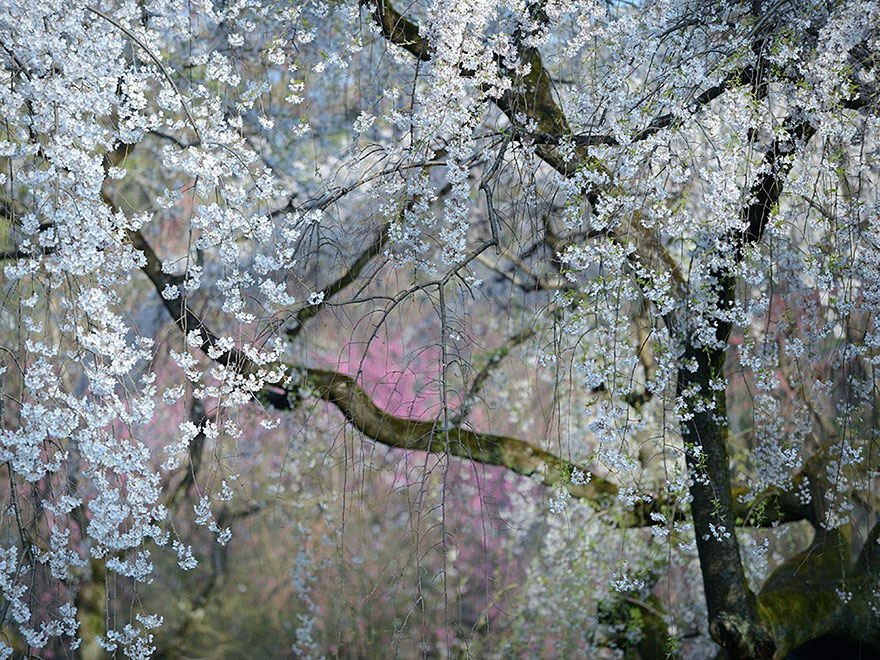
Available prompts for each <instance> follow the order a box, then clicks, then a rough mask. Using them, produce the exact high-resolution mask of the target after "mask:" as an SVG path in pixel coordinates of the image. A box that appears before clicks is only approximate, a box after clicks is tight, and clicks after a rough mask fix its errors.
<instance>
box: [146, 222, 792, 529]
mask: <svg viewBox="0 0 880 660" xmlns="http://www.w3.org/2000/svg"><path fill="white" fill-rule="evenodd" d="M132 238H133V239H135V240H137V243H136V246H137V247H138V248H139V249H143V251H144V255H145V257H146V263H145V264H144V265H143V267H142V270H143V271H144V272H145V273H146V275H147V276H148V278H149V279H150V281H151V282H152V283H153V286H154V288H155V289H156V291H157V293H160V294H161V291H162V290H163V289H164V287H165V285H166V284H167V283H169V282H170V283H174V282H176V281H177V279H176V278H174V277H173V276H170V275H167V274H165V273H162V271H161V266H160V262H159V259H158V256H157V255H156V253H155V251H154V250H153V249H152V247H151V246H150V245H149V243H148V242H147V241H146V239H145V238H144V237H143V235H142V234H140V233H138V232H134V233H132ZM163 300H164V299H163ZM164 304H165V308H166V310H167V311H168V312H169V314H170V315H171V317H172V319H173V320H174V322H175V323H176V324H177V326H178V327H179V328H180V329H181V330H182V331H189V330H194V329H198V330H200V331H201V332H202V335H203V337H208V338H209V339H206V340H205V341H203V343H202V344H201V345H200V349H201V350H202V351H203V352H204V353H205V354H208V350H209V348H211V347H213V346H214V345H215V343H216V341H217V335H216V334H215V333H214V332H212V331H211V329H210V328H208V327H207V326H206V325H205V324H204V322H202V321H201V320H200V319H199V318H198V317H197V316H196V315H195V314H193V312H192V311H190V310H189V308H188V307H187V306H186V305H184V303H183V302H182V301H181V300H180V299H177V300H171V301H168V300H164ZM210 338H213V340H211V339H210ZM215 361H217V362H220V363H222V364H233V365H235V366H236V367H237V368H238V369H239V370H240V371H242V372H244V373H254V372H256V371H257V370H258V368H257V366H256V365H255V364H253V363H252V362H251V361H250V360H249V359H248V358H247V356H245V355H243V354H242V353H240V352H239V351H237V350H235V349H231V350H230V351H227V352H226V353H224V354H223V355H222V356H220V357H219V358H215ZM288 367H289V370H290V371H294V372H296V371H298V372H300V373H301V374H302V375H303V380H302V381H299V382H292V383H291V384H289V385H287V389H282V388H280V387H274V386H271V385H270V386H267V387H266V388H264V390H263V391H262V392H261V393H260V396H261V398H262V399H263V400H264V401H265V402H266V403H268V404H269V405H271V406H273V407H275V408H277V409H279V410H287V409H290V408H292V407H294V405H296V399H297V397H298V396H299V392H300V390H301V389H302V386H303V385H307V386H308V387H309V388H311V390H312V391H313V393H314V394H315V395H316V396H318V397H319V398H321V399H323V400H325V401H327V402H329V403H331V404H333V405H334V406H335V407H336V408H338V409H339V411H340V412H341V413H342V414H343V415H344V416H345V418H346V419H347V420H348V421H349V422H350V423H351V424H352V425H353V426H354V427H355V428H357V429H358V430H359V431H360V432H361V433H363V434H364V436H366V437H368V438H370V439H372V440H374V441H375V442H378V443H380V444H383V445H386V446H388V447H394V448H397V449H406V450H415V451H426V452H431V453H440V454H446V453H448V454H449V455H451V456H456V457H458V458H462V459H466V460H471V461H474V462H477V463H483V464H485V465H497V466H501V467H505V468H507V469H508V470H510V471H512V472H515V473H517V474H520V475H523V476H537V477H538V478H539V479H540V481H541V483H543V484H545V485H548V486H554V487H560V488H564V489H566V490H567V491H568V492H569V493H570V494H571V495H572V496H573V497H576V498H579V499H584V500H585V501H587V502H589V503H590V504H591V505H592V506H594V507H595V508H597V509H607V508H609V507H610V506H611V505H612V504H613V502H614V500H615V499H616V498H617V495H618V493H619V488H618V487H617V486H616V485H615V484H614V483H613V482H611V481H609V480H608V479H606V478H604V477H602V476H600V475H597V474H595V473H594V472H592V471H590V470H589V469H587V468H586V467H583V466H580V465H577V464H574V463H571V462H570V461H567V460H566V459H563V458H561V457H559V456H557V455H555V454H552V453H551V452H548V451H545V450H543V449H541V448H540V447H538V446H536V445H533V444H531V443H529V442H526V441H524V440H521V439H519V438H513V437H510V436H502V435H494V434H488V433H478V432H475V431H471V430H469V429H466V428H463V427H461V426H451V427H450V428H448V429H444V428H443V427H442V425H441V424H440V423H439V422H429V421H421V420H414V419H408V418H403V417H397V416H394V415H391V414H389V413H387V412H385V411H384V410H382V409H381V408H380V407H379V406H377V405H376V404H375V402H373V400H372V399H371V398H370V397H369V395H367V393H366V392H365V391H364V389H363V388H362V387H361V386H360V385H358V383H357V382H356V380H355V379H354V378H352V377H351V376H347V375H345V374H341V373H338V372H335V371H328V370H324V369H315V368H302V367H299V366H297V365H288ZM574 469H578V470H580V471H581V472H583V473H584V475H585V476H587V475H588V477H589V480H588V481H587V483H586V484H575V483H573V482H572V480H571V477H572V474H573V471H574ZM780 505H781V506H780V507H779V508H778V509H777V511H778V514H777V516H776V517H775V518H774V519H773V521H774V522H776V521H778V522H790V521H794V520H800V519H802V518H803V515H802V512H801V511H800V510H798V509H796V508H794V507H790V506H788V502H787V500H786V501H782V500H780ZM667 509H668V507H667V506H666V503H665V502H664V501H663V500H662V499H661V498H651V501H650V502H648V503H642V504H640V505H638V506H637V507H635V508H634V509H633V510H630V511H628V512H626V513H625V514H624V517H623V519H622V520H621V521H619V524H623V525H626V526H632V527H642V526H649V525H654V524H657V522H656V520H654V519H652V518H651V516H650V514H651V513H652V512H661V511H664V510H667ZM737 515H738V517H739V519H740V520H741V521H742V522H743V523H744V524H768V520H766V519H764V520H757V519H756V518H755V517H753V516H751V512H750V510H749V508H748V507H747V506H745V505H740V508H739V509H738V510H737Z"/></svg>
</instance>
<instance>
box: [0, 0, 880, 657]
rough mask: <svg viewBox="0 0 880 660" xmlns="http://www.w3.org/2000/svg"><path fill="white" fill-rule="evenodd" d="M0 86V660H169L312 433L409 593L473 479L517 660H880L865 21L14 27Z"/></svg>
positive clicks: (312, 649)
mask: <svg viewBox="0 0 880 660" xmlns="http://www.w3.org/2000/svg"><path fill="white" fill-rule="evenodd" d="M0 63H2V69H0V76H2V80H0V82H2V85H0V106H2V120H3V124H2V136H0V138H2V139H0V157H2V172H0V186H2V197H0V203H2V206H0V210H2V216H3V226H4V229H5V245H4V246H3V253H2V261H3V300H4V302H3V308H2V323H3V331H2V350H0V356H2V363H3V367H2V376H0V378H2V421H3V426H2V432H0V457H2V460H3V472H4V474H5V476H6V477H7V478H6V480H5V484H4V486H3V487H2V494H3V498H4V509H3V515H2V518H0V520H2V522H0V526H2V530H3V531H2V538H0V592H2V597H3V601H2V602H3V607H2V611H0V626H2V630H3V631H4V634H5V639H6V645H5V647H4V648H5V656H4V657H10V656H11V655H13V654H14V655H16V656H19V655H21V654H27V653H29V652H36V650H38V649H47V650H48V651H47V652H52V651H53V650H54V652H56V653H59V652H62V651H63V652H66V653H71V652H76V653H79V654H80V655H81V656H82V657H101V656H102V654H103V653H105V652H110V653H117V654H125V655H126V656H129V657H138V658H140V657H149V656H150V655H151V654H153V653H154V652H158V654H159V655H169V654H171V655H173V654H174V652H175V649H176V648H179V646H177V644H178V643H179V639H182V638H185V637H186V635H188V634H190V632H191V626H192V620H193V616H195V615H194V614H192V612H195V610H196V609H198V608H199V607H201V604H203V603H204V602H205V601H206V599H208V598H210V597H211V593H212V591H213V590H214V589H215V587H216V585H217V584H218V580H219V577H218V576H219V575H220V574H221V573H222V571H223V570H224V568H223V566H224V561H225V560H224V559H223V557H224V556H225V555H224V553H225V552H226V549H227V548H228V547H229V544H232V545H234V544H235V543H236V542H237V539H236V538H235V534H234V529H235V525H236V524H237V523H238V522H240V521H242V520H245V519H247V518H249V517H252V516H254V515H260V511H261V510H262V508H263V507H264V506H265V504H264V503H265V501H266V498H267V497H269V495H268V494H267V493H262V492H260V489H261V488H263V487H265V486H266V485H267V484H269V483H270V482H271V481H272V479H281V477H279V476H277V475H281V474H283V473H284V470H285V469H286V468H285V465H284V460H279V456H282V455H284V456H286V455H287V454H286V452H288V451H290V450H289V449H288V450H285V449H284V446H285V445H284V443H287V444H288V445H289V446H290V447H299V446H301V445H303V444H309V445H311V446H312V447H313V450H314V451H315V452H317V454H316V455H320V453H321V451H322V449H321V447H320V444H321V443H322V442H327V438H328V437H331V436H332V432H330V431H327V430H326V429H324V430H322V431H319V430H318V429H319V428H323V426H322V425H325V426H326V425H328V424H329V425H330V426H332V423H330V422H328V421H327V418H323V417H321V415H326V414H330V411H335V414H337V415H338V417H337V418H330V419H331V422H332V419H336V428H337V429H338V428H339V425H340V424H343V423H344V424H345V425H346V428H347V429H348V431H349V435H347V436H346V438H347V439H346V443H345V446H344V453H345V459H344V465H343V468H345V469H344V470H343V474H347V473H348V472H347V470H348V469H349V468H351V467H352V464H353V456H354V455H355V454H357V452H361V455H363V452H369V451H372V450H371V449H370V448H375V447H381V448H388V449H389V451H390V452H391V454H390V455H392V456H395V457H397V459H399V460H401V461H410V460H412V461H414V462H413V463H412V464H409V463H407V468H406V470H404V472H405V473H406V475H405V478H406V479H416V481H417V482H418V484H419V489H418V490H419V492H421V493H423V494H424V493H428V492H433V493H434V495H435V496H437V497H438V498H439V500H438V504H437V506H436V509H434V508H429V507H427V506H425V507H422V506H421V505H422V504H424V501H423V500H422V499H421V496H420V498H419V499H418V501H416V502H413V503H412V506H413V507H414V508H415V509H418V510H420V511H428V510H430V514H426V517H425V521H426V522H425V525H426V527H430V529H434V527H436V528H437V529H439V530H440V532H439V537H438V540H437V547H438V548H439V552H440V558H441V559H440V566H439V568H437V569H436V570H437V575H438V576H439V578H438V581H437V582H438V584H439V585H440V586H439V587H438V590H437V592H436V594H434V595H433V596H430V597H431V598H435V599H440V600H442V599H444V598H448V594H449V592H450V586H449V583H448V579H449V576H450V575H451V572H452V571H453V570H454V565H455V558H454V555H456V553H457V552H458V551H459V549H458V548H457V546H456V545H455V541H454V539H453V535H452V534H449V533H447V531H446V530H447V528H446V525H447V520H448V519H447V515H450V516H451V515H452V514H449V513H448V512H449V511H452V510H453V505H452V504H451V501H454V500H455V498H456V496H457V495H458V494H459V493H464V492H466V491H467V489H468V488H470V486H467V485H464V484H463V483H462V482H460V481H459V476H460V472H459V471H458V470H459V468H460V466H462V465H465V466H474V465H476V466H481V468H482V467H483V466H490V467H491V466H494V467H495V471H494V472H492V473H491V474H493V475H496V476H497V475H499V474H500V475H503V477H501V478H503V479H507V480H510V479H514V480H518V481H519V482H521V483H522V484H525V486H526V488H525V489H524V490H521V491H517V493H516V494H515V495H511V496H510V498H509V500H510V501H509V502H508V503H507V504H508V506H509V509H507V510H506V511H505V512H504V513H503V514H501V515H502V516H506V517H507V518H508V519H509V520H511V521H512V520H514V518H517V517H519V519H523V518H524V517H530V519H531V520H536V519H538V518H541V519H545V520H549V521H550V522H549V523H547V524H548V525H549V527H547V528H546V529H547V530H548V531H547V533H546V538H545V539H544V540H543V543H544V546H542V547H543V548H544V552H545V554H544V559H545V560H546V561H545V566H550V567H552V568H548V569H547V570H545V571H543V574H541V575H539V574H538V573H539V571H537V569H534V570H533V569H529V578H528V580H527V584H526V586H525V591H524V593H525V594H526V595H528V594H531V596H532V600H531V602H520V603H519V605H518V608H519V610H520V611H519V614H518V615H517V614H514V615H512V618H513V619H517V617H519V618H518V623H517V625H516V626H513V627H512V628H510V630H508V632H507V637H506V639H500V638H497V639H496V638H493V642H497V643H498V644H499V645H501V648H502V649H507V651H509V652H510V653H511V654H516V653H517V649H519V652H520V653H524V654H535V653H545V654H554V652H559V653H562V651H561V649H562V648H563V646H562V644H563V642H562V639H563V637H564V638H565V639H566V640H567V641H566V642H565V643H566V644H570V645H571V646H570V648H569V651H568V653H570V654H574V655H577V654H588V655H598V654H600V653H615V652H624V651H626V652H629V653H637V654H640V657H666V656H667V655H677V654H684V655H687V654H688V653H690V654H692V655H693V656H694V657H703V656H700V655H699V653H705V652H706V649H707V648H710V647H709V646H707V645H704V646H702V647H688V646H687V643H686V640H685V639H684V638H685V637H686V635H685V634H684V632H683V631H690V630H691V629H693V630H695V631H696V632H695V633H694V634H695V635H697V636H701V635H702V639H703V640H704V641H705V642H706V644H711V643H710V642H709V639H711V640H712V642H714V644H715V645H717V646H716V647H715V648H716V649H717V647H719V646H720V648H721V649H723V650H724V651H725V652H726V653H727V655H728V656H729V657H731V658H771V657H780V658H781V657H785V656H786V655H787V654H788V653H789V652H792V651H794V650H795V649H798V648H799V647H803V646H804V645H809V644H821V643H823V640H828V639H835V640H838V641H840V643H843V642H844V641H845V642H846V643H851V644H854V645H857V646H858V645H860V646H861V648H863V649H873V650H874V651H875V652H876V651H877V650H878V649H880V633H878V631H880V626H878V618H880V582H878V575H880V523H878V514H880V502H878V493H877V486H878V477H880V474H878V458H877V456H878V450H880V446H878V438H877V435H876V433H877V428H878V415H880V405H878V404H880V390H878V385H877V383H876V381H875V371H874V366H875V364H876V363H877V361H878V360H880V334H878V332H880V330H878V328H877V326H876V324H875V323H874V316H873V315H874V313H875V311H878V309H877V308H878V306H880V198H878V184H880V181H878V179H880V151H878V144H880V143H878V137H880V82H878V80H880V4H878V3H877V2H876V1H875V0H839V1H832V2H814V1H813V0H752V1H750V2H733V1H732V0H692V1H691V0H689V1H686V2H682V1H680V0H646V1H645V2H637V3H623V2H621V3H602V2H596V1H593V0H572V1H570V2H560V1H553V0H416V1H415V2H412V3H408V4H406V3H396V2H392V1H390V0H361V1H360V2H349V1H343V0H340V1H336V2H334V1H323V0H303V1H302V2H299V1H297V2H279V1H274V0H273V1H268V0H237V1H235V2H231V1H230V2H212V1H208V0H191V1H190V2H186V3H182V2H174V1H172V0H139V1H135V0H97V1H96V2H91V3H85V2H80V1H79V0H73V1H71V0H65V1H64V2H62V1H61V0H37V1H36V2H29V3H26V2H19V1H17V0H0ZM157 309H158V310H160V311H161V315H159V314H156V313H155V312H156V310H157ZM382 342H391V343H393V344H394V345H395V346H397V347H398V348H399V347H401V346H406V352H408V353H409V356H408V357H407V356H402V357H401V358H400V362H401V363H406V365H409V366H407V367H406V369H407V370H408V371H409V372H410V373H416V374H417V375H418V377H419V378H422V379H423V380H424V381H425V382H423V383H421V384H419V382H415V381H413V383H410V385H407V386H406V387H399V388H395V387H394V386H392V387H391V388H390V390H388V389H387V383H383V382H382V381H383V378H384V376H385V375H386V374H383V369H382V367H381V366H377V365H376V364H374V363H373V362H371V359H372V358H371V357H370V355H371V353H370V351H371V350H373V347H374V346H376V345H377V344H381V343H382ZM386 364H387V362H386ZM413 365H417V366H413ZM398 366H399V365H398ZM535 374H537V376H535ZM535 377H537V378H539V381H530V380H529V379H530V378H535ZM530 382H539V384H536V385H534V388H535V389H534V391H533V392H531V393H530V395H529V396H528V397H526V400H528V401H529V403H530V405H532V406H538V405H541V404H540V403H539V402H540V401H544V402H546V401H550V403H549V404H547V408H548V411H549V412H548V415H547V417H546V418H545V420H544V422H545V423H544V424H543V425H541V424H530V423H528V422H527V421H526V419H527V418H528V413H524V414H521V413H520V412H518V410H516V406H515V405H514V404H513V403H512V399H513V398H514V394H513V390H514V389H515V388H516V387H517V386H518V385H517V384H518V383H520V384H521V383H530ZM528 387H531V386H530V385H529V386H528ZM383 388H386V389H383ZM291 419H301V420H303V421H302V423H301V424H300V425H299V426H297V428H298V429H300V431H299V432H297V434H294V433H293V432H292V431H291V427H289V426H288V424H289V421H285V420H291ZM169 429H170V430H169ZM282 432H283V433H282ZM273 434H274V435H273ZM272 438H275V439H276V440H277V438H283V439H284V443H279V442H277V441H276V440H272ZM349 440H351V441H352V442H349ZM356 446H357V447H358V449H355V447H356ZM297 451H299V449H297ZM248 457H255V458H254V460H252V461H251V463H247V460H245V459H248ZM256 458H259V461H257V460H256ZM248 460H250V459H248ZM349 460H351V461H352V462H351V463H350V462H349ZM242 461H244V462H242ZM273 461H276V462H278V463H279V465H274V464H273ZM242 465H250V467H248V468H247V470H245V469H244V468H243V467H242ZM273 465H274V467H273ZM397 465H399V463H397ZM413 465H415V466H417V467H416V468H415V472H416V473H417V474H418V475H419V476H418V477H413V475H412V469H413V468H412V466H413ZM255 466H256V467H255ZM260 466H268V467H260ZM257 474H259V475H261V476H260V478H257V476H256V475H257ZM267 475H275V476H274V477H273V476H267ZM293 481H296V479H293ZM536 484H540V487H536ZM331 486H332V487H333V488H337V489H339V492H341V493H347V492H348V491H347V490H346V488H348V485H347V484H346V483H342V484H332V485H331V484H330V483H329V482H328V483H323V482H322V481H321V480H320V478H317V479H314V480H309V479H306V478H305V477H304V478H303V479H302V480H300V481H299V482H298V485H297V490H296V493H297V495H296V497H301V498H307V497H310V496H313V495H314V493H316V492H318V491H319V490H322V491H323V490H325V489H330V488H331ZM291 487H292V486H291ZM343 507H344V505H343ZM343 511H344V508H343ZM419 520H420V521H421V518H420V519H419ZM562 521H565V523H564V524H563V522H562ZM292 524H295V521H294V522H292ZM421 524H422V523H421V522H420V523H419V525H421ZM431 525H433V526H434V527H431ZM344 526H345V522H344V516H343V518H342V522H340V527H339V528H338V530H337V531H340V532H343V531H344ZM194 528H200V529H202V530H204V531H205V532H207V533H210V534H211V536H212V539H211V542H210V543H209V544H208V546H209V549H208V550H204V549H203V548H200V547H195V548H194V547H192V541H191V540H189V539H190V538H191V537H190V536H188V532H187V531H186V530H190V529H194ZM419 529H421V527H419ZM343 536H344V534H343ZM799 539H800V540H799ZM516 542H517V541H516V539H512V540H511V543H516ZM242 543H244V541H242ZM611 546H615V547H620V548H621V551H620V552H618V553H610V552H609V550H608V548H609V547H611ZM306 548H307V544H306V543H305V542H304V543H303V547H302V549H301V551H300V552H298V553H297V555H296V556H295V557H294V556H291V557H290V558H289V565H290V566H291V568H290V569H289V570H290V571H292V572H291V576H292V580H293V582H294V583H295V585H296V586H297V587H298V589H299V592H300V593H301V594H303V598H304V600H305V601H307V602H308V603H309V604H310V605H309V607H310V608H311V609H309V610H308V611H309V612H311V613H312V614H310V615H306V616H303V617H302V618H301V621H300V624H299V628H298V631H297V636H296V643H295V644H294V645H293V647H294V652H295V653H296V654H298V655H302V656H312V655H313V656H320V655H321V654H322V653H329V652H330V651H328V650H326V649H321V648H319V645H318V644H317V643H316V642H315V641H314V640H313V639H312V638H311V637H310V634H311V633H310V631H311V629H312V626H314V625H316V620H317V615H316V614H314V613H315V612H317V611H318V610H319V605H318V604H317V603H318V600H319V595H316V594H315V593H314V590H312V589H311V588H310V586H309V585H310V584H312V581H313V580H314V579H317V578H315V573H316V570H317V569H316V567H315V566H314V564H313V563H310V560H309V557H308V554H307V552H306ZM205 552H207V553H208V554H210V555H211V556H212V557H213V559H212V564H211V565H212V566H213V567H214V568H213V571H212V573H211V576H212V577H211V578H210V579H208V580H206V581H205V582H204V583H203V584H202V586H201V587H200V588H199V591H198V593H193V594H191V600H190V605H191V608H190V609H191V612H190V614H188V615H186V616H184V617H183V619H182V620H181V621H180V622H178V623H177V624H176V625H175V626H171V628H172V629H171V630H169V626H168V625H167V624H166V625H165V626H163V625H162V624H163V622H162V618H161V617H160V616H159V615H158V614H157V612H155V611H150V610H149V608H147V607H143V603H142V602H141V601H140V599H139V597H138V596H137V594H138V593H139V592H138V589H140V588H143V589H148V585H149V584H150V583H151V582H152V581H153V580H154V578H155V576H156V574H157V568H156V562H158V561H160V558H162V557H168V556H170V557H172V558H173V559H174V561H175V562H177V565H178V567H179V570H181V571H187V570H192V569H194V568H195V567H196V566H197V565H198V563H199V556H201V555H203V554H205ZM612 555H613V556H612ZM688 585H692V586H693V589H690V587H689V586H688ZM421 588H422V582H419V589H420V591H419V595H418V598H420V599H421V602H423V603H424V601H425V599H426V598H428V597H429V596H426V595H425V594H426V593H427V592H424V593H423V592H422V591H421ZM133 594H134V595H133ZM554 594H556V595H558V594H563V595H564V597H561V598H559V599H554V597H553V596H554ZM603 594H604V595H603ZM126 598H128V600H126V601H125V602H126V603H129V605H127V606H126V607H127V610H126V611H128V612H129V615H128V618H127V619H125V620H122V619H120V618H119V617H116V616H113V617H111V616H110V615H109V614H108V612H110V610H111V609H112V608H113V607H116V605H114V603H115V602H116V601H117V600H119V602H122V601H124V600H125V599H126ZM447 605H448V604H447ZM530 608H534V611H533V610H532V609H530ZM542 608H543V609H542ZM117 609H118V608H117ZM122 609H125V608H122ZM448 609H449V608H448V606H447V607H446V610H447V612H446V615H445V620H447V621H448ZM541 617H546V618H547V619H548V620H552V622H553V623H552V625H553V626H558V628H559V631H558V633H555V634H558V639H556V640H555V642H554V640H552V639H551V640H550V641H549V642H548V643H549V646H545V647H544V648H536V647H534V646H532V647H527V646H523V645H522V644H524V642H522V640H523V639H527V638H530V639H534V635H533V632H530V631H531V630H532V628H530V626H532V625H535V624H534V622H535V621H537V620H540V619H541ZM695 621H696V622H697V623H696V624H694V623H693V622H695ZM444 634H445V635H446V637H447V642H449V639H448V638H449V637H450V635H451V634H452V633H449V632H448V626H447V632H446V633H444ZM530 635H531V637H530ZM487 639H488V637H487ZM175 640H178V641H175ZM556 643H558V644H559V646H558V647H557V646H555V644H556ZM505 645H506V646H505ZM286 648H288V646H287V643H286V642H285V649H286ZM689 648H690V650H688V649H689ZM697 648H699V649H702V650H700V651H698V650H695V649H697ZM588 649H589V652H588ZM285 652H286V651H285ZM446 653H450V654H451V653H452V650H451V646H447V649H446Z"/></svg>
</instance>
